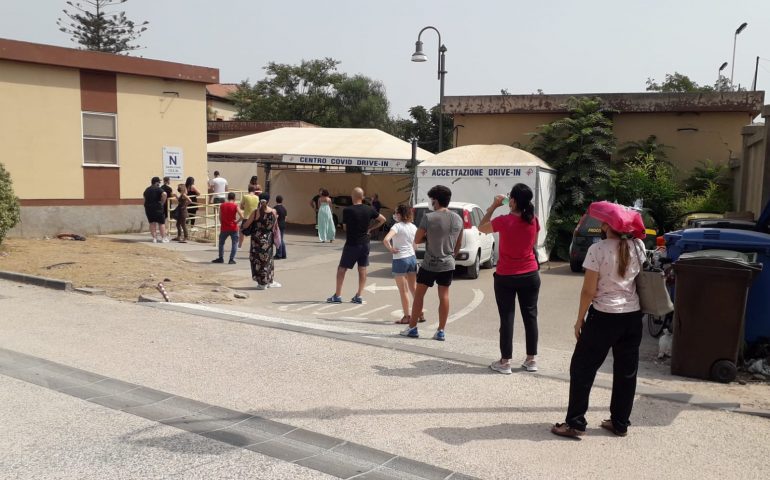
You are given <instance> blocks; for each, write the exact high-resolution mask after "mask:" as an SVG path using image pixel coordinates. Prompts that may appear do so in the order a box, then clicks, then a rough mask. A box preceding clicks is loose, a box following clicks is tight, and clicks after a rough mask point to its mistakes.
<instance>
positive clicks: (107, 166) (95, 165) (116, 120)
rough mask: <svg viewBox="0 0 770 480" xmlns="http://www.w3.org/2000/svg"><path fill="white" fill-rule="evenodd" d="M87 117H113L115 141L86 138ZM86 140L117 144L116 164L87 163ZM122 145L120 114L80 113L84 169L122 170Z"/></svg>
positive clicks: (81, 152)
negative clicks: (119, 138) (119, 131)
mask: <svg viewBox="0 0 770 480" xmlns="http://www.w3.org/2000/svg"><path fill="white" fill-rule="evenodd" d="M85 115H102V116H105V117H112V118H114V119H115V140H109V139H105V138H98V137H89V136H86V134H85V132H84V131H83V129H84V128H85V125H84V124H85V122H84V121H83V117H84V116H85ZM85 140H99V141H102V142H115V163H114V164H110V163H86V146H85ZM119 147H120V143H119V141H118V114H117V113H105V112H91V111H87V110H83V111H81V112H80V159H81V161H82V165H83V166H84V167H100V168H120V148H119Z"/></svg>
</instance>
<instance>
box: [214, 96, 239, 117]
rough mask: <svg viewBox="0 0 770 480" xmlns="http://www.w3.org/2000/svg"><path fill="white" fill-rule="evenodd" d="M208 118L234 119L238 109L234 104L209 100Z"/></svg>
mask: <svg viewBox="0 0 770 480" xmlns="http://www.w3.org/2000/svg"><path fill="white" fill-rule="evenodd" d="M208 106H209V120H224V121H227V120H234V119H235V114H236V113H238V109H237V108H236V107H235V105H233V104H231V103H227V102H222V101H220V100H209V102H208Z"/></svg>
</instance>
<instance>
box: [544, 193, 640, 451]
mask: <svg viewBox="0 0 770 480" xmlns="http://www.w3.org/2000/svg"><path fill="white" fill-rule="evenodd" d="M588 214H589V215H591V216H592V217H594V218H596V219H598V220H600V221H602V222H603V223H602V226H601V229H602V238H603V240H602V241H600V242H598V243H595V244H593V245H591V247H590V248H589V249H588V253H587V254H586V259H585V261H584V262H583V268H585V271H586V273H585V278H584V280H583V289H582V291H581V293H580V308H579V310H578V318H577V322H576V323H575V338H577V345H576V346H575V352H574V353H573V355H572V362H571V363H570V389H569V406H568V407H567V416H566V420H565V423H557V424H556V425H554V426H553V428H552V429H551V432H553V433H554V434H556V435H560V436H564V437H573V438H577V437H579V436H582V435H584V434H585V430H586V425H587V422H586V418H585V413H586V411H588V397H589V395H590V393H591V387H592V386H593V382H594V378H595V377H596V372H597V370H599V367H601V365H602V363H604V359H605V358H606V357H607V353H608V352H609V350H610V348H611V349H612V357H613V378H612V400H611V402H610V418H609V419H608V420H604V421H603V422H602V423H601V427H602V428H604V429H606V430H609V431H610V432H612V433H614V434H615V435H618V436H621V437H624V436H626V435H627V430H628V426H629V425H630V424H631V422H630V421H629V417H630V416H631V410H632V408H633V405H634V394H635V393H636V373H637V369H638V367H639V344H640V343H641V341H642V312H641V310H640V306H639V296H638V295H637V294H636V282H635V280H636V276H637V275H638V274H639V272H640V271H641V267H642V263H643V262H644V260H645V254H644V244H643V243H642V242H641V240H639V239H640V238H644V224H643V222H642V219H641V215H639V213H638V212H636V211H634V210H631V209H628V208H626V207H623V206H622V205H617V204H614V203H609V202H595V203H592V204H591V206H590V207H589V209H588Z"/></svg>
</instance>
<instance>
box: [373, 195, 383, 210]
mask: <svg viewBox="0 0 770 480" xmlns="http://www.w3.org/2000/svg"><path fill="white" fill-rule="evenodd" d="M372 208H374V210H375V211H376V212H377V213H380V210H382V203H381V202H380V196H379V195H377V194H376V193H375V194H374V197H372Z"/></svg>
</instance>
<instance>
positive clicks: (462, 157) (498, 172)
mask: <svg viewBox="0 0 770 480" xmlns="http://www.w3.org/2000/svg"><path fill="white" fill-rule="evenodd" d="M414 183H415V190H414V192H415V194H414V195H415V203H421V202H426V201H427V200H428V197H427V193H428V190H430V188H431V187H433V186H434V185H446V186H447V187H449V188H450V189H451V190H452V201H458V202H470V203H475V204H476V205H478V206H480V207H481V208H482V209H486V208H487V207H488V206H489V204H490V203H492V199H493V198H494V196H495V195H497V194H507V193H509V192H510V191H511V187H513V185H515V184H517V183H523V184H525V185H527V186H529V187H530V188H531V189H532V192H533V193H534V195H535V198H534V199H533V203H534V205H535V214H536V215H537V217H538V219H539V220H540V226H541V229H540V234H539V235H538V241H537V252H538V258H539V260H540V261H541V262H543V261H546V260H547V259H548V252H547V251H546V248H545V237H546V226H547V224H548V217H549V215H550V212H551V207H553V202H554V198H555V197H554V196H555V189H556V171H555V170H554V169H553V168H551V167H550V166H549V165H548V164H547V163H545V162H544V161H543V160H541V159H540V158H538V157H536V156H535V155H532V154H531V153H529V152H526V151H524V150H520V149H518V148H513V147H510V146H508V145H467V146H464V147H458V148H453V149H451V150H447V151H445V152H441V153H439V154H438V155H436V156H434V157H433V158H430V159H428V160H426V161H424V162H422V163H421V164H420V165H419V166H418V167H417V169H416V171H415V182H414ZM504 213H505V210H504V209H502V208H500V209H498V210H497V212H495V216H496V215H502V214H504Z"/></svg>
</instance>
